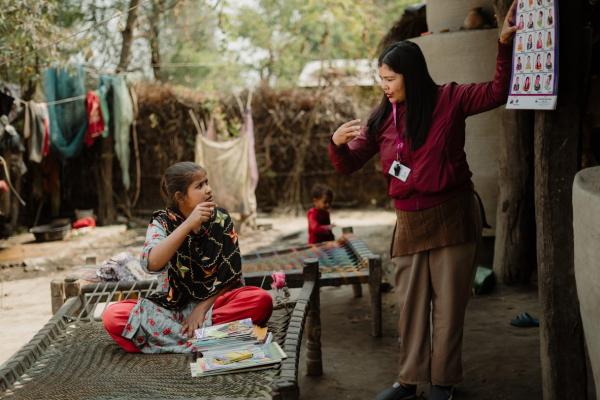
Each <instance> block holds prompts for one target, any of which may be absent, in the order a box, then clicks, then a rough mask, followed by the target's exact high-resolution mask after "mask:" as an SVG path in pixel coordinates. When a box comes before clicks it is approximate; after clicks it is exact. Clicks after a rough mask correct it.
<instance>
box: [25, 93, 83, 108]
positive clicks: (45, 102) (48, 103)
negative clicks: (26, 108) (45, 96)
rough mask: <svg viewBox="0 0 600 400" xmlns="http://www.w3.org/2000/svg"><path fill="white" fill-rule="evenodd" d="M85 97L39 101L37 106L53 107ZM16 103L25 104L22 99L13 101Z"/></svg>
mask: <svg viewBox="0 0 600 400" xmlns="http://www.w3.org/2000/svg"><path fill="white" fill-rule="evenodd" d="M86 96H87V94H82V95H80V96H74V97H67V98H64V99H60V100H55V101H39V102H37V103H38V104H46V105H48V106H53V105H57V104H63V103H70V102H72V101H77V100H83V99H85V97H86ZM14 100H15V101H16V102H18V103H21V104H26V103H27V102H26V101H25V100H23V99H17V98H15V99H14Z"/></svg>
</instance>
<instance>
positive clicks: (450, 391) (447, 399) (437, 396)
mask: <svg viewBox="0 0 600 400" xmlns="http://www.w3.org/2000/svg"><path fill="white" fill-rule="evenodd" d="M453 396H454V387H453V386H439V385H431V393H430V396H429V400H452V397H453Z"/></svg>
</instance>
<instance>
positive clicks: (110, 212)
mask: <svg viewBox="0 0 600 400" xmlns="http://www.w3.org/2000/svg"><path fill="white" fill-rule="evenodd" d="M139 3H140V1H139V0H131V2H130V3H129V12H128V13H127V24H126V25H125V30H124V31H123V42H122V47H121V58H120V59H119V64H118V66H117V70H116V72H117V73H119V72H124V71H127V66H128V65H129V53H130V50H131V43H132V42H133V27H134V26H135V22H136V20H137V15H138V8H139ZM111 135H112V132H111ZM113 144H114V140H113V137H112V136H110V135H109V136H108V137H107V138H106V139H103V140H102V141H101V144H100V150H99V152H100V157H99V158H100V159H99V160H98V163H97V171H96V181H97V184H98V224H99V225H109V224H112V223H114V222H115V219H116V214H117V213H116V211H115V204H114V201H113V184H112V177H113V158H114V149H113Z"/></svg>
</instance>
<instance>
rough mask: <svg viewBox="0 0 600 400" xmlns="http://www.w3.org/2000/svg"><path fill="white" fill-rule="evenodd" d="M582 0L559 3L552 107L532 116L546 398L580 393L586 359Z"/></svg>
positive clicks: (581, 396)
mask: <svg viewBox="0 0 600 400" xmlns="http://www.w3.org/2000/svg"><path fill="white" fill-rule="evenodd" d="M583 3H584V1H583V0H576V1H571V2H560V3H559V4H558V7H559V20H560V34H559V35H558V36H559V38H560V39H559V40H560V47H559V48H560V55H559V57H560V69H561V71H560V80H559V91H558V93H559V97H558V100H559V102H558V107H557V110H556V111H536V113H535V114H536V115H535V133H534V134H535V144H534V148H535V200H536V203H535V204H536V223H537V255H538V265H539V276H538V282H539V295H540V302H541V306H542V318H541V326H540V346H541V348H540V356H541V363H542V382H543V393H544V399H545V400H559V399H560V400H562V399H581V400H585V399H586V398H587V375H586V359H585V351H584V342H583V329H582V323H581V316H580V314H579V300H578V298H577V292H576V287H575V278H574V265H573V207H572V199H571V194H572V184H573V179H574V176H575V173H576V172H577V158H578V157H577V156H578V154H577V150H578V140H579V133H580V132H579V131H580V123H581V108H580V104H579V103H580V99H581V96H582V93H583V90H582V89H583V87H582V82H583V75H584V71H585V65H582V63H578V62H575V60H582V59H583V58H584V48H583V45H582V43H583V41H584V35H583V33H584V28H583V15H584V14H583Z"/></svg>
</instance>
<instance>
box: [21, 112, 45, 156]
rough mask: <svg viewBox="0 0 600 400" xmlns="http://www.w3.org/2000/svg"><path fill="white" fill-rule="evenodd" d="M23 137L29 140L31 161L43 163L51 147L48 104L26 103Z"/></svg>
mask: <svg viewBox="0 0 600 400" xmlns="http://www.w3.org/2000/svg"><path fill="white" fill-rule="evenodd" d="M23 136H24V137H25V139H28V140H29V141H28V145H29V160H30V161H33V162H36V163H40V162H42V158H43V157H46V156H47V155H48V150H49V145H50V121H49V119H48V106H46V103H36V102H35V101H28V102H27V103H26V109H25V124H24V127H23Z"/></svg>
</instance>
